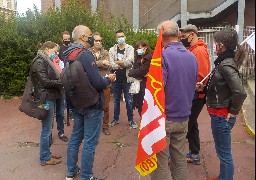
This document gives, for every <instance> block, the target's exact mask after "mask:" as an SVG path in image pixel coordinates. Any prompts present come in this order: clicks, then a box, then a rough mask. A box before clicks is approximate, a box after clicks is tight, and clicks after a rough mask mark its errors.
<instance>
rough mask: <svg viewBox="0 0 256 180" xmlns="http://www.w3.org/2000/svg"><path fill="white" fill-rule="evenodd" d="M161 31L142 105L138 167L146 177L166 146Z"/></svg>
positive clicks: (152, 169)
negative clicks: (158, 154) (157, 155)
mask: <svg viewBox="0 0 256 180" xmlns="http://www.w3.org/2000/svg"><path fill="white" fill-rule="evenodd" d="M162 34H163V29H161V32H160V34H159V37H158V40H157V44H156V46H155V51H154V53H153V57H152V60H151V64H150V68H149V72H148V77H147V84H146V90H145V96H144V103H143V106H142V118H141V123H140V130H139V141H138V150H137V158H136V167H135V168H136V169H137V170H138V171H139V172H140V174H141V175H142V176H146V175H148V174H149V173H151V172H152V171H154V170H155V169H156V168H157V158H156V153H158V152H160V151H162V150H163V149H164V148H165V147H166V132H165V98H164V84H163V76H162Z"/></svg>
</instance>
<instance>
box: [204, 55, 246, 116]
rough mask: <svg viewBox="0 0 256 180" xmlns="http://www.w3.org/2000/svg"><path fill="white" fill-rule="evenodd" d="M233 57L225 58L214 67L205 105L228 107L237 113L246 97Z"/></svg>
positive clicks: (230, 111)
mask: <svg viewBox="0 0 256 180" xmlns="http://www.w3.org/2000/svg"><path fill="white" fill-rule="evenodd" d="M246 96H247V95H246V92H245V90H244V87H243V85H242V81H241V79H240V77H239V71H238V68H237V65H236V63H235V61H234V58H226V59H224V60H223V61H221V63H220V64H219V66H218V67H217V68H216V71H215V73H214V74H213V76H212V77H211V79H210V83H209V85H208V89H207V95H206V105H207V107H209V108H226V107H227V108H229V113H231V114H235V115H237V114H238V113H239V111H240V110H241V107H242V105H243V102H244V100H245V98H246Z"/></svg>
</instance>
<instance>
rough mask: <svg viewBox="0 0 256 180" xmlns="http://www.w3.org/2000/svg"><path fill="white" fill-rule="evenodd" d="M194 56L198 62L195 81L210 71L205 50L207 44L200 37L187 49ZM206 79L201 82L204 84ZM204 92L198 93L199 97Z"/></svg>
mask: <svg viewBox="0 0 256 180" xmlns="http://www.w3.org/2000/svg"><path fill="white" fill-rule="evenodd" d="M188 50H189V51H190V52H192V53H193V54H194V55H195V56H196V60H197V63H198V76H197V81H198V82H200V81H201V80H202V79H203V78H204V77H205V76H206V75H207V74H209V72H210V71H211V65H210V56H209V53H208V51H207V45H206V44H205V42H204V41H203V40H202V39H199V40H198V41H197V42H196V43H195V44H194V45H192V46H191V47H190V48H189V49H188ZM206 82H207V79H206V80H205V81H204V82H203V83H204V84H206ZM204 96H205V95H204V94H199V98H203V97H204Z"/></svg>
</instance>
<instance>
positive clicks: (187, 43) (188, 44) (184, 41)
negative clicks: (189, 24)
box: [180, 34, 192, 48]
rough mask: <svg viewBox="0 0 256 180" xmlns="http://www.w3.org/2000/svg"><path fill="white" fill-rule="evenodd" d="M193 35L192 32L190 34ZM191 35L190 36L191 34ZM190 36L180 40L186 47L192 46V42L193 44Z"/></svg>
mask: <svg viewBox="0 0 256 180" xmlns="http://www.w3.org/2000/svg"><path fill="white" fill-rule="evenodd" d="M190 35H191V34H190ZM190 35H189V36H190ZM189 36H188V37H187V38H184V39H181V40H180V41H181V42H182V44H183V46H185V47H186V48H189V47H190V44H191V41H192V40H191V41H190V42H188V38H189Z"/></svg>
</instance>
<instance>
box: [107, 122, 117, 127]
mask: <svg viewBox="0 0 256 180" xmlns="http://www.w3.org/2000/svg"><path fill="white" fill-rule="evenodd" d="M118 124H119V121H116V120H113V121H112V122H111V123H110V124H109V127H113V126H115V125H118Z"/></svg>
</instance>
